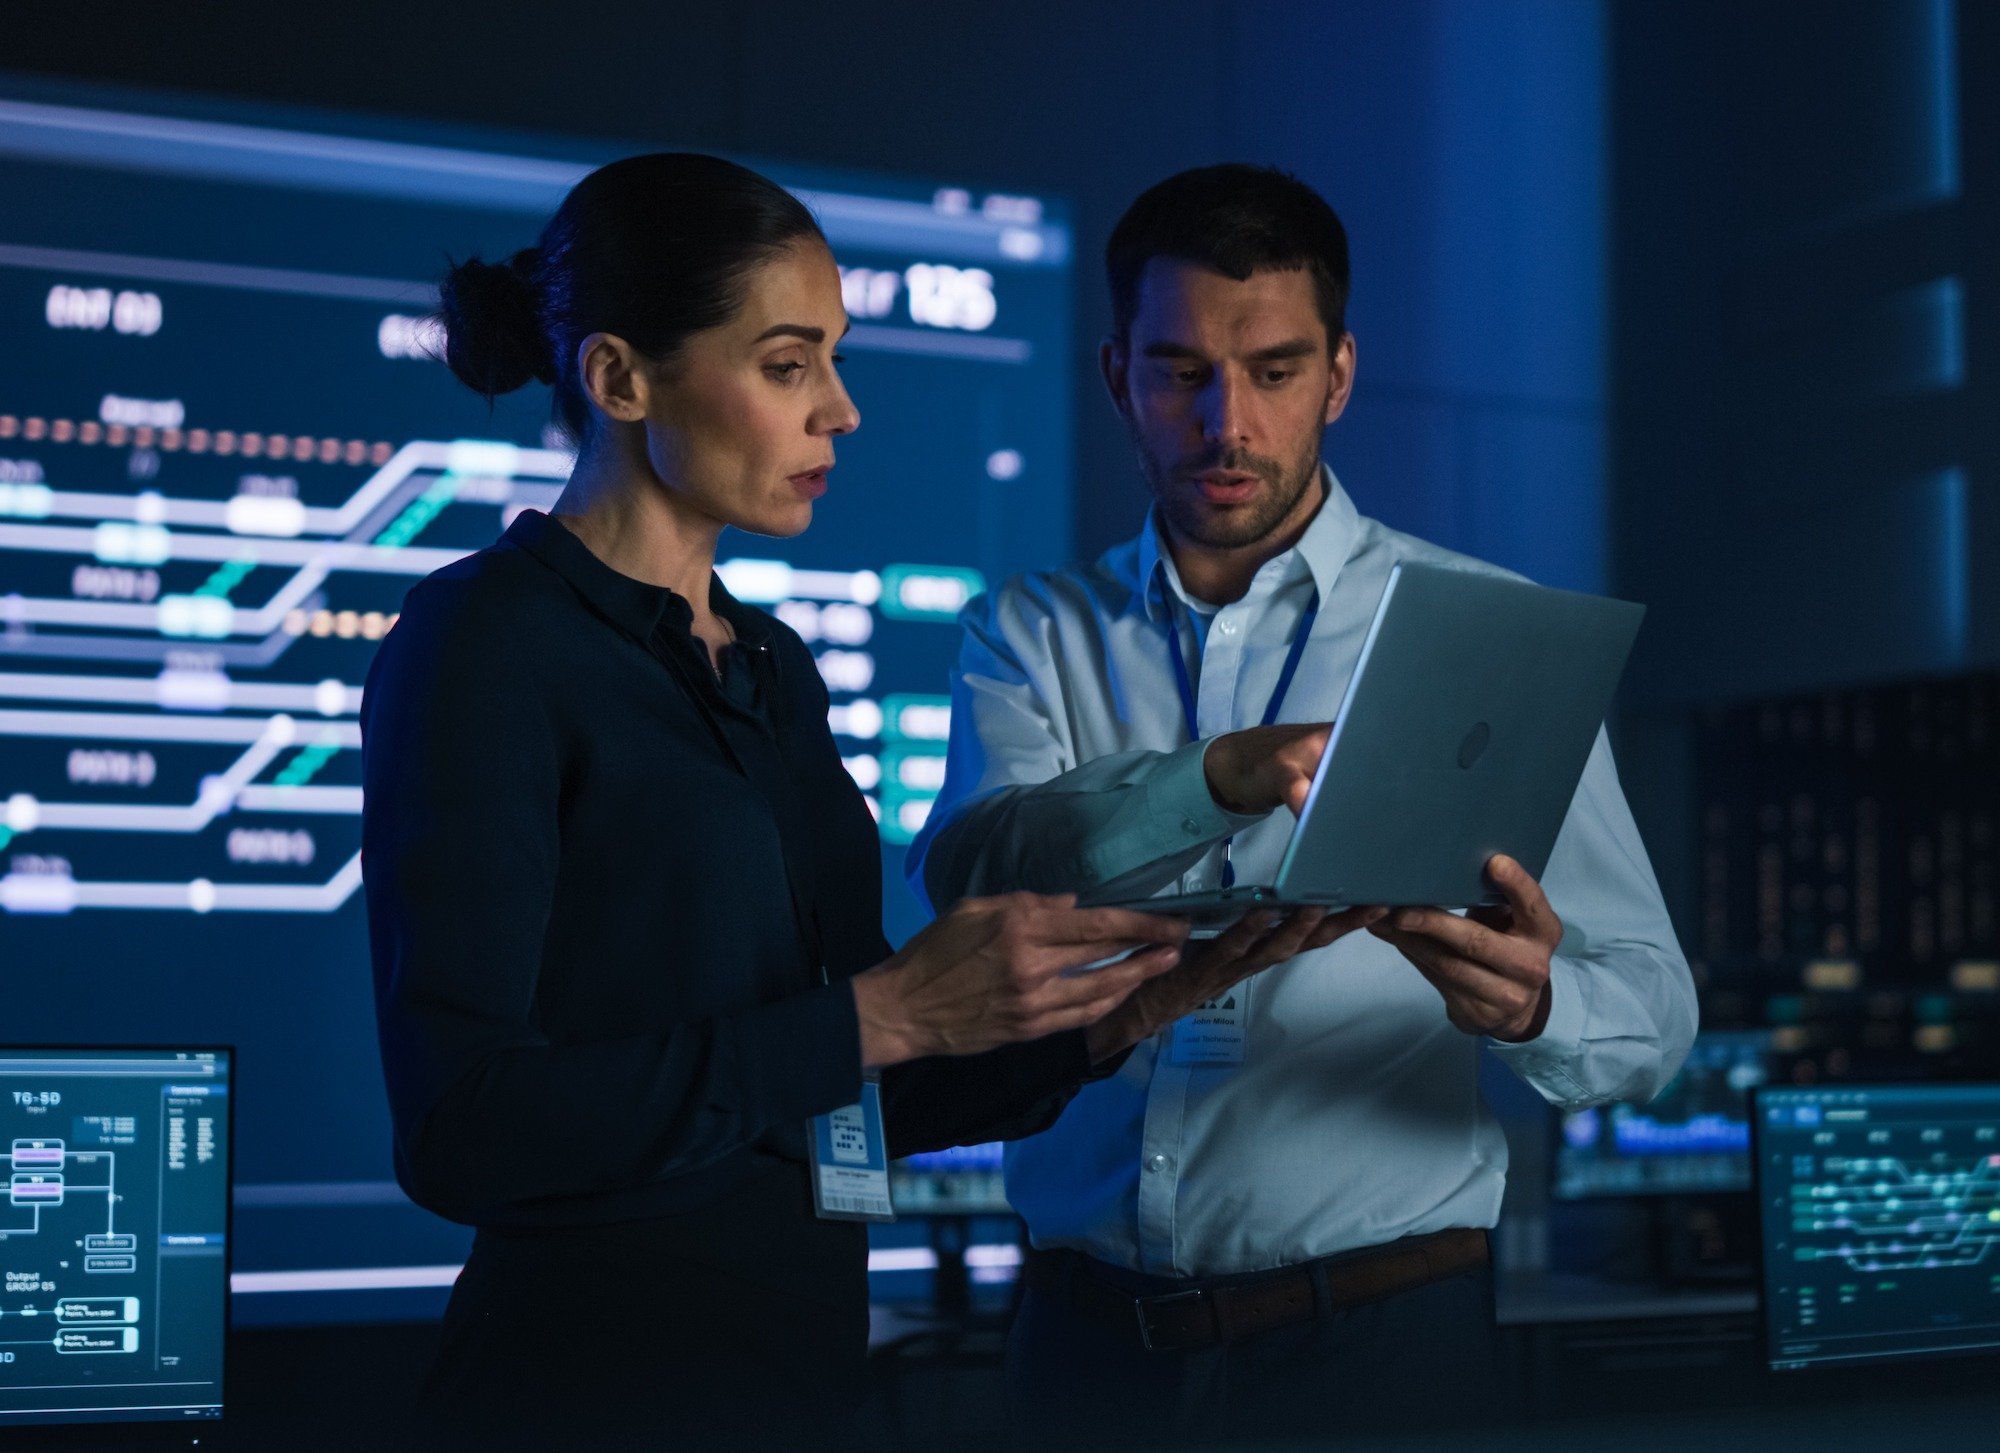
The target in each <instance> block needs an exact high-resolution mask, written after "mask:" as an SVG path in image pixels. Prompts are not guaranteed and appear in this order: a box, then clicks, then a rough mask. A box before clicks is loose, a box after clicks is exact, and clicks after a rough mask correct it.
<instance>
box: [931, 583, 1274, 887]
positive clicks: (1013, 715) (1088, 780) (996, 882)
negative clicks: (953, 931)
mask: <svg viewBox="0 0 2000 1453" xmlns="http://www.w3.org/2000/svg"><path fill="white" fill-rule="evenodd" d="M1037 616H1038V610H1037V607H1036V605H1035V604H1034V603H1033V602H1032V601H1031V600H1030V598H1029V597H1028V593H1027V592H1025V591H1021V590H1018V589H1013V588H1009V587H1003V588H1002V590H1001V591H999V592H996V593H995V594H993V595H991V596H986V597H982V598H981V599H979V600H976V601H974V602H973V603H972V604H971V605H970V606H968V607H967V608H966V610H965V613H964V615H963V617H962V624H963V625H964V628H965V634H964V640H963V644H962V645H961V647H960V651H959V659H958V664H957V667H956V668H955V669H954V670H953V672H952V692H951V742H950V747H949V755H948V758H947V763H946V769H945V781H944V787H943V789H942V790H941V791H940V793H939V795H938V799H937V802H936V804H935V806H933V807H932V809H931V814H930V817H929V819H928V820H927V821H926V822H925V824H924V827H923V830H922V831H921V832H920V833H919V834H918V837H917V840H916V841H915V842H914V843H913V844H911V847H910V853H909V858H908V872H909V879H910V886H911V888H912V889H913V890H914V891H915V892H916V894H917V896H918V897H919V898H921V899H923V900H924V901H925V902H927V903H929V904H930V905H931V906H932V907H933V909H938V908H943V907H946V906H948V905H950V904H951V903H953V902H956V901H957V900H958V899H960V898H963V897H969V896H973V895H978V894H985V893H1001V892H1012V891H1016V890H1020V889H1026V890H1029V891H1032V892H1040V893H1069V892H1075V893H1088V894H1100V895H1110V894H1114V893H1129V894H1132V895H1135V896H1136V895H1141V894H1146V893H1152V892H1154V891H1157V890H1158V889H1159V888H1161V887H1163V886H1165V885H1166V884H1168V883H1171V882H1172V881H1173V880H1174V879H1176V878H1178V877H1179V876H1180V875H1181V874H1182V873H1185V872H1186V871H1187V870H1188V869H1189V868H1191V867H1193V866H1194V865H1195V864H1196V863H1197V862H1198V861H1200V859H1201V856H1202V854H1203V853H1205V852H1207V851H1208V850H1209V849H1210V848H1212V847H1213V846H1214V845H1215V844H1216V843H1218V842H1220V841H1221V840H1222V839H1224V838H1226V837H1228V836H1230V835H1231V834H1232V833H1235V832H1237V831H1240V830H1241V829H1242V828H1243V827H1244V826H1245V825H1247V824H1249V823H1252V822H1256V821H1258V820H1259V818H1257V817H1254V816H1242V815H1239V814H1236V813H1232V812H1228V811H1225V810H1224V809H1223V808H1221V807H1219V806H1218V805H1217V804H1216V802H1215V799H1214V798H1213V796H1212V795H1211V794H1210V792H1209V790H1208V780H1207V776H1206V774H1205V772H1204V770H1203V765H1202V759H1203V756H1204V755H1205V753H1206V752H1207V750H1208V748H1209V745H1210V741H1200V742H1193V743H1190V744H1189V745H1187V746H1185V747H1181V748H1178V749H1175V750H1173V751H1164V752H1155V751H1130V752H1116V753H1113V754H1111V755H1108V756H1101V757H1098V758H1096V759H1095V760H1092V761H1089V762H1083V763H1079V762H1078V761H1077V760H1076V753H1075V750H1074V747H1073V744H1072V741H1071V739H1070V735H1069V732H1068V730H1067V727H1066V723H1065V719H1064V716H1063V713H1062V712H1061V711H1060V710H1059V709H1057V708H1056V707H1054V706H1052V703H1059V702H1060V700H1061V689H1060V686H1059V684H1058V683H1056V682H1054V681H1053V680H1049V679H1044V678H1045V676H1047V675H1048V674H1049V673H1051V672H1052V671H1053V670H1054V665H1053V663H1052V662H1051V661H1049V660H1048V659H1047V657H1046V655H1045V654H1039V655H1038V654H1037V650H1036V646H1035V642H1036V641H1037V639H1038V637H1039V636H1040V634H1041V631H1042V628H1043V627H1045V625H1046V621H1045V620H1039V619H1038V618H1037ZM1029 662H1033V663H1034V664H1033V667H1032V669H1031V667H1030V665H1029V664H1027V663H1029ZM1211 740H1212V739H1211Z"/></svg>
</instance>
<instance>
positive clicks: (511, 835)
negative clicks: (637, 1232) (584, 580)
mask: <svg viewBox="0 0 2000 1453" xmlns="http://www.w3.org/2000/svg"><path fill="white" fill-rule="evenodd" d="M362 734H363V736H362V740H363V750H362V758H363V778H364V784H365V796H364V803H365V805H364V809H363V818H362V865H363V874H364V879H365V883H366V889H367V900H368V921H369V933H370V941H371V949H372V956H373V960H374V970H375V984H376V1008H377V1022H378V1028H379V1032H380V1039H381V1045H382V1058H383V1068H384V1072H385V1075H386V1080H387V1085H388V1091H389V1102H390V1110H391V1113H392V1117H393V1119H394V1122H395V1134H396V1152H397V1154H396V1159H397V1171H398V1176H399V1178H400V1179H401V1180H402V1182H403V1184H404V1187H405V1189H406V1190H407V1191H408V1192H409V1193H410V1195H411V1196H412V1198H413V1199H415V1200H416V1201H417V1202H418V1203H419V1204H420V1205H423V1206H426V1207H428V1208H429V1209H431V1210H433V1211H436V1212H437V1213H439V1214H440V1215H443V1216H446V1217H449V1218H451V1219H453V1220H459V1221H467V1222H474V1223H481V1222H486V1221H490V1220H502V1221H504V1220H507V1219H509V1218H510V1217H511V1216H512V1215H514V1214H516V1213H518V1212H520V1211H522V1210H523V1209H525V1208H528V1207H531V1206H532V1205H533V1204H535V1203H537V1202H544V1201H549V1200H559V1199H562V1198H565V1197H575V1196H587V1195H591V1194H593V1193H597V1192H603V1191H613V1190H619V1189H623V1188H627V1187H632V1186H637V1185H641V1184H645V1183H648V1182H653V1181H658V1180H662V1179H667V1178H671V1177H674V1176H677V1175H682V1174H685V1173H688V1172H691V1171H695V1170H699V1169H701V1168H704V1167H707V1166H711V1165H713V1164H715V1163H716V1162H718V1161H719V1160H721V1159H722V1158H723V1157H725V1156H727V1155H729V1154H730V1153H732V1152H733V1151H735V1150H737V1149H739V1148H741V1147H743V1146H745V1145H746V1144H748V1143H750V1142H751V1141H753V1140H755V1139H756V1138H757V1137H759V1136H760V1135H762V1134H764V1133H765V1132H767V1131H769V1130H771V1129H773V1128H774V1127H778V1126H781V1125H796V1124H798V1123H799V1122H802V1121H804V1120H806V1119H808V1118H809V1117H811V1116H813V1115H815V1114H819V1113H822V1112H825V1111H829V1110H833V1109H836V1108H838V1107H840V1106H841V1105H843V1104H846V1103H848V1102H850V1101H852V1100H853V1099H854V1098H855V1097H856V1096H857V1095H858V1093H859V1091H860V1083H861V1057H860V1039H859V1029H858V1025H857V1022H856V1018H855V1010H854V1000H853V995H852V992H851V991H850V989H849V988H848V986H847V985H846V984H844V983H836V984H834V985H832V986H831V987H828V988H818V989H812V990H808V991H805V992H801V993H799V994H796V995H793V996H791V997H788V998H784V999H781V1000H778V1001H776V1002H771V1003H765V1004H759V1005H755V1006H753V1007H749V1008H745V1009H743V1010H741V1011H738V1012H734V1013H727V1014H722V1015H717V1016H714V1017H710V1018H704V1019H698V1020H689V1021H685V1022H680V1023H674V1024H670V1025H665V1026H662V1027H659V1028H657V1029H652V1030H646V1031H641V1032H634V1033H632V1034H630V1035H626V1036H623V1037H619V1038H612V1039H605V1040H594V1041H592V1042H589V1043H555V1042H552V1041H551V1040H550V1038H549V1037H548V1036H547V1035H545V1034H544V1033H543V1032H542V1030H541V1029H540V1027H539V1025H538V1023H537V1012H536V997H537V986H538V984H539V983H540V982H541V979H542V976H543V974H544V972H545V970H547V969H549V968H550V967H551V966H548V965H545V964H544V962H543V955H544V937H545V933H546V931H547V928H548V925H549V920H550V914H551V907H552V903H553V900H554V896H555V892H556V883H557V872H558V866H559V861H560V855H561V840H560V832H559V827H558V822H559V807H560V801H559V799H560V794H561V781H562V770H561V760H560V750H559V743H558V740H557V735H556V732H555V730H554V727H553V725H552V721H551V717H550V714H549V711H548V709H547V704H546V698H545V695H544V693H543V692H542V690H541V688H540V686H539V684H538V682H537V680H536V676H535V671H534V667H533V663H532V662H531V661H530V660H528V659H527V657H526V654H525V653H524V652H522V651H521V650H520V649H519V648H518V647H516V646H515V645H513V644H512V643H511V642H510V641H509V639H508V638H507V637H506V635H505V633H503V632H498V631H494V630H493V629H491V622H490V620H488V619H485V618H482V617H480V616H479V615H478V614H477V613H473V612H467V611H465V610H463V609H460V608H459V604H458V602H457V601H456V599H455V597H454V594H453V592H452V589H451V586H450V584H449V582H431V583H426V584H424V585H421V586H419V587H418V588H417V589H416V590H415V591H413V592H412V593H411V595H410V597H409V599H408V601H407V602H406V604H405V607H404V611H403V614H402V617H401V619H400V620H399V622H398V624H397V625H396V628H395V629H394V630H393V631H392V632H391V633H390V634H389V636H388V637H387V638H386V640H385V641H384V643H383V646H382V649H381V651H380V652H379V653H378V654H377V656H376V659H375V662H374V665H373V667H372V668H371V670H370V673H369V679H368V685H367V691H366V695H365V698H364V701H363V705H362ZM673 952H674V946H673V945H672V944H671V943H661V944H660V945H659V953H660V959H661V962H660V964H659V965H658V968H657V972H662V973H664V972H670V971H671V964H670V959H671V955H672V954H673ZM555 967H557V968H560V967H561V966H555ZM558 1144H559V1145H562V1146H563V1147H564V1153H563V1154H561V1155H559V1156H552V1155H543V1154H534V1153H524V1151H523V1148H524V1147H534V1146H547V1145H558Z"/></svg>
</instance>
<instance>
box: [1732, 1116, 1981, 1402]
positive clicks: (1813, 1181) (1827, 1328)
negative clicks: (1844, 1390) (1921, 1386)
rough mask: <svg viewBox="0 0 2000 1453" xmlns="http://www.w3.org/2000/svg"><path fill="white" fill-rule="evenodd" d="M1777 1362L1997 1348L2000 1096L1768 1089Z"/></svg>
mask: <svg viewBox="0 0 2000 1453" xmlns="http://www.w3.org/2000/svg"><path fill="white" fill-rule="evenodd" d="M1755 1124H1756V1165H1757V1209H1758V1221H1759V1225H1760V1240H1761V1242H1762V1246H1763V1258H1764V1324H1765V1331H1766V1337H1767V1349H1768V1355H1769V1358H1770V1363H1771V1366H1772V1367H1774V1368H1781V1369H1791V1368H1801V1367H1813V1366H1819V1365H1823V1364H1850V1363H1855V1362H1874V1361H1883V1360H1887V1359H1890V1358H1898V1357H1918V1356H1934V1355H1938V1354H1943V1353H1964V1352H1977V1351H1991V1350H1993V1349H1996V1348H2000V1255H1995V1254H1994V1253H1995V1249H1996V1248H1997V1247H2000V1085H1994V1084H1983V1085H1887V1086H1856V1085H1843V1086H1840V1087H1837V1088H1836V1087H1831V1086H1826V1087H1816V1088H1810V1089H1798V1088H1792V1087H1789V1086H1788V1087H1785V1088H1781V1089H1780V1088H1773V1089H1765V1090H1761V1091H1759V1092H1758V1094H1757V1096H1756V1119H1755Z"/></svg>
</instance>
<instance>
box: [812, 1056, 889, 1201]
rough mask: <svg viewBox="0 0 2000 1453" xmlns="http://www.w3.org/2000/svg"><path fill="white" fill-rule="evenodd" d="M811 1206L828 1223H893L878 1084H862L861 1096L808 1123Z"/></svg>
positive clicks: (871, 1082)
mask: <svg viewBox="0 0 2000 1453" xmlns="http://www.w3.org/2000/svg"><path fill="white" fill-rule="evenodd" d="M812 1183H813V1210H814V1211H816V1212H818V1213H819V1215H820V1216H821V1218H823V1219H825V1220H828V1221H893V1220H895V1219H896V1208H895V1206H894V1205H893V1204H891V1202H890V1200H889V1140H888V1137H887V1136H886V1135H885V1134H883V1131H882V1086H881V1084H880V1083H879V1082H877V1081H876V1080H875V1079H874V1078H873V1077H870V1078H868V1079H865V1080H863V1081H862V1082H861V1098H860V1099H859V1100H856V1101H855V1102H854V1103H853V1104H852V1105H843V1106H842V1107H841V1108H840V1109H838V1110H835V1111H833V1112H832V1113H831V1114H827V1115H815V1116H813V1122H812Z"/></svg>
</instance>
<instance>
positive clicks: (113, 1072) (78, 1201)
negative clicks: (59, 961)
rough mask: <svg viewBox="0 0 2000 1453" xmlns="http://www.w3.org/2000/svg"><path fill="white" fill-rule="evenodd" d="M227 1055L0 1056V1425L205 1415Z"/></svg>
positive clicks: (220, 1257) (211, 1402)
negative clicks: (3, 1193)
mask: <svg viewBox="0 0 2000 1453" xmlns="http://www.w3.org/2000/svg"><path fill="white" fill-rule="evenodd" d="M230 1059H231V1055H230V1052H229V1051H228V1050H225V1049H126V1048H119V1049H39V1048H38V1049H8V1048H0V1151H4V1153H5V1156H6V1162H7V1165H8V1168H9V1174H8V1177H7V1182H8V1184H7V1199H6V1203H5V1204H4V1205H0V1429H5V1428H8V1427H14V1426H19V1425H23V1424H55V1423H112V1422H142V1421H150V1422H165V1421H172V1422H193V1421H197V1420H206V1419H213V1418H219V1417H220V1416H221V1415H222V1378H223V1344H224V1340H225V1333H226V1330H227V1318H228V1300H229V1242H228V1234H229V1181H230V1168H229V1148H230V1093H229V1092H230V1068H231V1066H230Z"/></svg>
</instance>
